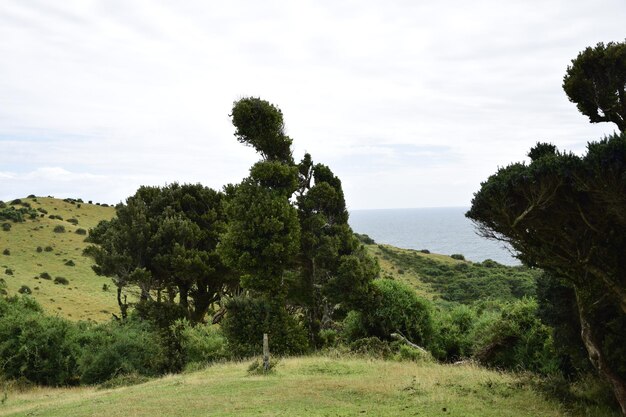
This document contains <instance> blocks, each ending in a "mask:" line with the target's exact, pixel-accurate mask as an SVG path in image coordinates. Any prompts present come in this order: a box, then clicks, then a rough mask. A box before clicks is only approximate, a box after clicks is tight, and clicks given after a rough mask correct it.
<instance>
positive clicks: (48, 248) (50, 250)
mask: <svg viewBox="0 0 626 417" xmlns="http://www.w3.org/2000/svg"><path fill="white" fill-rule="evenodd" d="M43 250H44V251H46V252H52V251H53V250H54V249H53V248H52V246H46V247H45V248H43Z"/></svg>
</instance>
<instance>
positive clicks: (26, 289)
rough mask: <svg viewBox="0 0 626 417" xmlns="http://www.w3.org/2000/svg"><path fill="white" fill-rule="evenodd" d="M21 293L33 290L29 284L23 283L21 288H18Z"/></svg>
mask: <svg viewBox="0 0 626 417" xmlns="http://www.w3.org/2000/svg"><path fill="white" fill-rule="evenodd" d="M17 292H19V293H20V294H32V293H33V291H32V290H31V289H30V287H29V286H28V285H22V286H21V287H20V289H19V290H17Z"/></svg>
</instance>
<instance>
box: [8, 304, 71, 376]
mask: <svg viewBox="0 0 626 417" xmlns="http://www.w3.org/2000/svg"><path fill="white" fill-rule="evenodd" d="M29 298H30V297H26V298H25V297H13V298H10V299H7V300H0V363H1V364H2V369H3V376H4V377H6V378H10V379H23V378H25V379H27V380H28V381H31V382H34V383H37V384H43V385H52V386H58V385H73V384H76V383H77V382H78V375H77V368H76V358H77V356H78V346H77V345H76V344H75V343H74V334H75V333H74V332H75V327H74V325H73V324H72V323H70V322H69V321H67V320H64V319H61V318H59V317H53V316H45V315H43V313H42V311H41V307H39V305H38V304H37V303H36V302H35V301H34V300H32V299H29Z"/></svg>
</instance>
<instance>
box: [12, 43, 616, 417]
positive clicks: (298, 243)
mask: <svg viewBox="0 0 626 417" xmlns="http://www.w3.org/2000/svg"><path fill="white" fill-rule="evenodd" d="M625 51H626V49H625V48H624V47H623V44H608V45H606V46H604V45H603V44H599V45H598V46H597V47H596V48H595V49H593V48H590V49H587V50H585V51H584V52H583V53H581V55H579V57H578V58H576V59H575V60H574V61H573V62H572V66H571V67H570V68H569V69H568V72H567V74H566V77H565V79H564V88H565V90H566V92H567V94H568V96H569V97H570V99H571V100H572V101H574V102H576V103H577V104H578V106H579V109H581V112H583V113H584V114H586V115H587V116H589V117H590V120H591V121H592V122H597V121H612V122H615V123H616V124H617V125H618V127H619V128H620V130H622V132H621V133H619V134H617V133H616V134H614V135H611V136H609V137H607V138H604V139H602V140H600V141H598V142H590V143H589V145H588V150H587V153H586V154H585V155H582V156H576V155H573V154H571V153H567V152H561V151H558V150H557V149H556V147H555V146H553V145H551V144H549V143H538V144H537V145H536V146H534V147H533V148H532V149H531V150H530V152H529V154H528V156H529V158H530V162H529V163H516V164H511V165H509V166H507V167H504V168H501V169H499V170H498V172H497V173H495V174H494V175H492V176H491V177H490V178H489V179H488V180H487V181H485V182H484V183H483V184H482V185H481V189H480V190H479V191H478V192H477V193H476V194H475V196H474V199H473V201H472V207H471V209H470V210H469V211H468V213H467V216H468V217H469V218H470V219H472V220H473V221H474V222H475V223H476V225H477V226H478V228H479V231H480V232H481V233H482V235H483V236H485V237H487V238H491V239H496V240H502V241H505V242H507V243H508V244H509V245H510V246H511V247H512V248H513V249H514V250H515V252H516V256H517V257H518V258H519V259H520V260H521V261H522V263H523V265H521V266H514V267H511V266H505V265H500V264H498V263H497V262H494V261H492V260H485V261H483V262H480V263H475V262H471V261H468V260H466V259H465V257H464V256H463V255H462V254H458V253H457V254H453V255H451V256H445V255H438V254H431V253H430V252H429V251H428V250H422V251H411V250H404V249H399V248H393V247H391V246H388V245H384V244H376V242H374V240H373V239H371V238H370V237H369V236H367V235H359V234H355V233H354V232H353V231H352V229H351V228H350V226H349V224H348V211H347V208H346V202H345V198H344V193H343V189H342V183H341V180H340V179H339V178H338V177H337V176H336V175H335V174H334V173H333V172H332V170H331V169H330V168H329V167H328V166H326V165H324V164H322V163H318V162H314V160H313V157H312V156H311V155H310V154H308V153H307V154H305V155H304V156H303V157H302V159H301V160H300V161H296V159H294V156H293V150H292V142H293V140H292V138H290V137H289V136H287V135H286V133H285V130H284V120H283V114H282V112H281V111H280V109H279V108H278V107H276V106H275V105H273V104H271V103H269V102H267V101H264V100H261V99H260V98H254V97H248V98H243V99H241V100H238V101H236V102H235V103H234V105H233V108H232V111H231V118H232V122H233V125H234V127H235V137H236V139H237V140H238V141H239V142H240V143H242V144H243V145H246V146H250V147H252V148H253V149H254V150H255V151H256V152H257V153H258V155H259V157H260V159H259V161H257V162H256V163H255V164H253V165H252V166H251V167H250V170H249V175H248V176H247V177H246V178H244V179H243V180H242V181H241V182H239V183H238V184H227V185H225V186H224V188H223V189H222V190H213V189H211V188H208V187H206V186H203V185H201V184H178V183H172V184H170V185H166V186H163V187H154V186H142V187H140V188H139V189H138V190H137V191H136V193H135V194H133V195H132V196H130V197H128V199H126V201H125V202H123V203H119V204H117V205H115V206H114V207H110V206H109V205H108V204H99V203H98V204H92V203H91V202H89V203H84V202H83V201H82V200H80V199H70V198H67V199H65V200H62V201H61V200H57V199H54V198H51V197H48V198H43V197H36V196H34V195H30V196H28V197H27V198H24V199H16V200H13V201H11V202H6V203H5V202H2V203H0V221H2V232H0V238H1V240H0V243H1V245H0V246H1V247H0V249H2V250H3V252H2V255H1V257H2V261H3V264H2V267H3V269H4V276H3V278H2V279H1V280H0V292H1V295H0V382H1V383H2V386H3V394H2V395H3V397H2V398H0V400H1V405H0V415H4V414H6V415H10V414H18V415H19V414H28V413H31V412H33V411H35V410H36V411H39V410H41V409H43V410H45V411H44V413H45V414H46V415H68V413H69V412H70V410H71V412H72V413H74V414H79V415H80V414H102V413H108V414H112V415H116V414H115V413H118V414H119V413H123V414H124V415H127V414H129V413H130V414H133V415H148V414H150V415H153V414H154V413H163V412H166V413H167V414H169V415H177V414H179V415H183V414H184V415H195V414H206V407H207V405H208V406H210V407H211V409H213V410H214V411H217V412H218V413H223V414H228V413H237V412H239V413H248V414H251V413H265V414H275V413H277V412H279V411H280V412H281V413H287V414H307V415H309V414H310V415H328V414H334V415H341V414H346V415H347V414H355V413H373V414H376V415H401V414H415V413H425V414H429V415H431V414H433V413H435V412H437V413H446V414H453V415H480V416H484V415H494V416H495V415H555V416H559V415H591V416H611V415H617V413H618V412H619V411H617V410H618V409H619V408H620V407H621V410H622V414H626V383H625V382H624V381H626V368H625V364H624V360H623V357H624V354H626V352H625V351H624V346H626V343H625V342H626V340H625V337H626V307H625V306H626V298H625V296H624V292H625V290H624V288H625V287H626V282H625V281H624V274H623V270H624V268H625V267H626V265H625V264H624V262H625V261H624V257H623V254H624V247H625V245H624V236H626V230H625V229H626V221H625V220H624V213H625V212H626V203H625V200H624V195H626V189H625V187H626V183H625V182H624V178H625V177H626V172H625V168H626V133H624V132H623V130H624V129H623V125H622V122H623V120H624V114H623V113H622V112H621V110H619V111H613V110H614V108H615V106H614V104H615V103H618V104H619V105H623V104H624V102H623V97H622V96H623V95H624V88H623V86H624V85H625V84H626V82H625V81H626V71H623V69H624V65H626V59H624V57H625V55H624V54H625V53H626V52H625ZM592 64H594V65H592ZM590 66H591V67H593V68H592V69H593V70H590V69H589V68H590ZM618 70H619V71H618ZM620 71H621V72H620ZM602 74H604V75H606V74H609V75H606V76H605V77H604V78H602V77H603V75H602ZM616 74H617V75H616ZM620 74H621V75H620ZM616 77H617V84H615V82H614V81H615V78H616ZM620 77H621V78H620ZM600 81H602V82H600ZM609 81H610V82H609ZM620 82H621V84H619V83H620ZM620 86H621V87H620ZM589 88H595V89H596V90H593V91H591V92H590V91H588V89H589ZM590 96H594V97H600V98H602V100H597V102H596V103H595V104H594V103H592V104H594V105H595V106H596V107H595V108H592V107H593V106H592V104H590V103H589V100H590V99H589V97H590ZM607 103H608V104H607ZM622 107H623V106H622ZM49 213H52V214H49ZM64 219H66V220H64ZM79 225H80V227H78V226H79ZM53 312H54V313H56V314H52V313H53ZM265 335H269V346H270V349H271V352H272V355H275V357H274V358H273V360H272V361H271V362H266V363H265V364H264V365H261V364H260V362H259V361H258V359H255V357H257V356H258V355H259V354H260V353H261V351H262V350H263V349H264V341H265V339H266V337H265ZM581 336H582V337H581ZM304 355H306V356H304ZM250 362H252V364H251V365H250ZM209 365H210V367H209ZM246 368H247V370H246ZM171 374H175V375H171ZM134 385H137V386H134ZM33 386H37V387H38V388H33ZM42 387H61V388H57V390H56V391H54V392H55V393H57V394H56V395H55V396H56V397H58V398H60V399H58V400H56V399H55V400H54V401H52V400H49V399H46V398H45V396H46V395H49V394H48V392H49V391H46V390H47V389H48V388H42ZM68 387H78V388H73V389H68ZM120 387H121V388H120ZM113 388H119V389H116V390H113V391H108V390H109V389H113ZM21 391H24V392H26V393H25V394H24V393H22V392H21ZM207 392H208V393H210V394H211V395H208V394H207ZM611 393H612V395H611ZM137 397H142V398H148V399H147V400H142V401H136V400H135V399H136V398H137ZM241 397H244V398H245V401H243V400H241ZM93 400H97V401H93ZM129 403H130V404H131V406H130V407H131V408H132V410H131V411H129V409H128V404H129ZM122 410H123V411H122Z"/></svg>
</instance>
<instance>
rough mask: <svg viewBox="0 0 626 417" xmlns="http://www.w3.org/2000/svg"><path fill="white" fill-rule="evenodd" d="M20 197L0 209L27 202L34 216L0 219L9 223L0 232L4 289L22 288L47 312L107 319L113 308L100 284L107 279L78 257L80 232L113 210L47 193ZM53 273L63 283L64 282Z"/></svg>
mask: <svg viewBox="0 0 626 417" xmlns="http://www.w3.org/2000/svg"><path fill="white" fill-rule="evenodd" d="M20 201H21V204H10V202H7V203H6V207H5V208H4V209H0V212H2V210H10V211H12V210H11V208H14V209H16V210H19V209H25V210H27V209H29V207H28V206H30V209H31V210H32V211H33V212H34V213H36V215H37V217H35V218H31V216H30V215H26V216H24V221H23V222H13V221H11V220H8V219H6V218H5V219H3V220H0V223H3V224H4V223H8V224H10V230H8V231H5V230H0V266H1V267H2V269H1V270H0V276H1V277H2V279H4V280H5V282H6V285H7V292H8V293H9V294H15V293H16V292H17V291H18V290H20V288H22V287H23V286H26V287H28V288H29V289H30V291H31V292H32V295H33V296H34V297H35V298H36V299H37V301H38V302H39V303H40V304H41V305H42V306H43V308H44V309H45V310H46V311H47V312H49V313H52V314H59V315H61V316H63V317H66V318H69V319H73V320H78V319H92V320H96V321H99V320H104V319H107V318H109V317H111V312H115V311H116V309H117V305H116V303H115V296H114V293H113V291H112V290H110V289H109V290H108V291H103V286H104V285H105V284H106V285H107V286H110V285H111V282H110V279H108V278H105V277H99V276H97V275H96V274H95V273H94V272H93V270H92V269H91V260H90V259H88V258H85V257H84V256H82V252H83V249H84V248H85V246H86V245H87V244H86V243H85V242H84V239H85V234H80V233H85V232H86V231H87V230H88V229H89V228H91V227H94V226H95V225H96V224H97V223H98V222H99V221H100V220H102V219H109V218H111V217H112V216H113V215H114V213H115V209H114V208H113V207H105V206H102V205H96V204H89V203H85V202H80V201H79V200H71V199H67V200H60V199H56V198H49V197H46V198H44V197H36V198H23V199H20ZM14 202H15V201H14ZM6 213H7V212H5V214H6ZM61 228H62V229H61ZM55 229H56V230H57V232H55ZM79 229H82V230H79ZM60 230H64V231H63V232H61V231H60ZM77 231H78V233H77ZM6 251H8V253H10V254H6V253H7V252H6ZM58 277H62V278H65V279H67V281H68V283H67V284H65V285H64V284H63V283H62V282H64V281H63V280H61V279H58ZM55 279H56V281H57V283H55ZM59 282H61V283H59Z"/></svg>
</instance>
